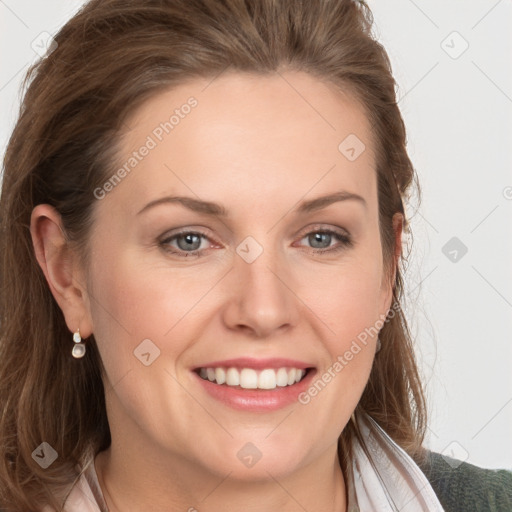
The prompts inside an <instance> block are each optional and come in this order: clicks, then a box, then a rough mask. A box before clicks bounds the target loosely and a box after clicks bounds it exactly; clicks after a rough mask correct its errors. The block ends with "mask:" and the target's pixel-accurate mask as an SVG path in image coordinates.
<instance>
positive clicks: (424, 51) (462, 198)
mask: <svg viewBox="0 0 512 512" xmlns="http://www.w3.org/2000/svg"><path fill="white" fill-rule="evenodd" d="M82 3H83V2H82V1H79V0H45V2H44V3H43V2H39V1H34V0H31V1H28V0H0V48H1V59H2V60H1V68H0V104H1V107H0V108H1V113H2V116H1V118H0V154H1V155H3V152H4V148H5V145H6V143H7V139H8V136H9V134H10V131H11V130H12V126H13V123H14V120H15V117H16V113H17V108H18V101H19V86H20V83H21V79H22V76H23V74H24V72H25V71H26V69H27V67H28V65H29V64H30V63H32V62H34V61H35V59H37V54H36V51H37V46H36V45H37V44H39V43H38V42H39V41H43V42H44V39H45V36H44V33H45V32H47V33H49V34H54V33H55V32H56V31H57V30H58V28H59V27H60V26H62V24H63V23H65V21H66V20H67V19H68V18H69V17H70V16H71V15H72V14H73V13H74V12H76V10H77V9H78V8H79V7H80V5H82ZM369 5H370V7H371V8H372V10H373V12H374V16H375V22H376V27H375V29H376V32H377V33H378V35H379V38H380V40H381V41H382V43H383V44H384V46H385V48H386V49H387V50H388V53H389V55H390V58H391V61H392V65H393V70H394V74H395V77H396V79H397V81H398V84H399V89H398V95H399V98H401V99H400V106H401V109H402V113H403V115H404V118H405V123H406V126H407V128H408V138H409V152H410V155H411V158H412V160H413V162H414V164H415V167H416V169H417V171H418V174H419V177H420V182H421V186H422V190H423V201H422V204H421V207H420V208H419V209H418V208H417V207H416V206H417V202H416V200H415V197H412V198H411V204H410V206H409V208H408V214H409V217H410V219H411V226H412V231H413V236H414V239H413V245H412V251H413V252H412V254H411V257H410V263H409V270H408V272H407V274H406V281H407V283H408V285H407V297H408V305H407V308H406V309H407V314H408V317H409V318H410V322H411V327H412V332H413V334H414V337H415V340H416V345H417V350H418V357H419V359H420V363H421V368H422V373H423V376H424V379H425V382H426V386H427V394H428V398H429V410H430V423H429V433H428V438H427V445H428V446H429V447H430V448H431V449H433V450H435V451H438V452H443V453H445V454H446V455H449V456H452V457H456V458H459V459H463V460H467V461H469V462H472V463H474V464H477V465H481V466H485V467H491V468H501V467H504V468H508V469H512V436H511V433H512V372H511V362H512V343H511V341H512V336H511V334H510V333H511V332H512V265H511V262H512V236H511V235H512V230H511V219H512V172H511V168H512V165H511V164H512V151H511V150H510V146H511V144H512V137H511V135H512V73H511V66H510V62H512V59H511V57H512V51H511V50H512V36H511V34H512V3H511V2H510V0H499V1H496V0H485V1H484V0H481V1H474V2H463V1H461V0H459V1H455V0H450V1H446V0H430V1H428V2H427V1H426V0H424V1H420V0H416V1H413V0H393V1H386V2H384V1H382V0H380V1H377V0H370V1H369ZM41 33H43V36H41V35H40V34H41ZM466 46H467V48H466ZM33 48H35V49H36V50H34V49H33ZM453 237H456V238H457V240H455V241H452V242H451V244H449V245H446V244H447V243H448V242H449V241H450V240H451V239H452V238H453ZM461 244H464V246H465V247H466V248H467V253H465V254H463V250H462V245H461Z"/></svg>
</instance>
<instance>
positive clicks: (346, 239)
mask: <svg viewBox="0 0 512 512" xmlns="http://www.w3.org/2000/svg"><path fill="white" fill-rule="evenodd" d="M299 233H300V234H298V235H295V237H294V238H297V237H298V241H301V240H302V239H303V238H305V237H306V236H308V235H310V234H313V233H326V234H330V235H334V236H335V237H338V242H339V243H338V244H337V245H335V246H333V247H328V248H325V249H317V248H314V247H309V248H308V247H305V249H306V250H307V251H308V252H312V253H314V254H321V253H329V252H336V251H340V250H343V249H345V248H347V247H351V246H352V245H353V240H352V236H351V234H350V233H349V232H348V231H347V230H346V229H342V228H334V227H330V226H329V227H328V226H326V225H324V224H314V225H310V226H307V227H306V228H304V229H303V230H302V231H301V232H299ZM189 234H192V235H199V236H201V237H202V238H203V239H206V240H208V241H209V242H211V243H212V244H214V245H215V244H217V245H221V244H219V243H218V242H216V241H215V239H214V238H213V237H211V236H210V235H209V234H208V233H206V232H205V231H204V230H203V229H201V228H193V227H186V228H181V229H179V230H178V231H175V232H167V233H166V234H164V235H163V236H162V237H160V238H159V239H158V244H159V245H160V246H163V245H167V244H170V242H171V241H173V240H175V239H176V238H178V237H179V236H180V235H189ZM301 247H302V246H301ZM209 249H210V248H207V249H195V250H193V251H183V250H180V249H176V248H172V249H165V248H164V250H165V251H167V252H169V253H171V254H177V255H179V256H180V257H181V256H183V257H186V256H197V257H200V255H201V254H202V253H203V252H205V251H208V250H209Z"/></svg>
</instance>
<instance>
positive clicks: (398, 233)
mask: <svg viewBox="0 0 512 512" xmlns="http://www.w3.org/2000/svg"><path fill="white" fill-rule="evenodd" d="M403 227H404V216H403V215H402V214H401V213H395V214H394V215H393V232H394V234H395V251H394V259H393V275H392V277H393V279H392V280H391V286H394V285H395V279H396V272H397V268H398V265H399V263H400V258H401V257H402V231H403Z"/></svg>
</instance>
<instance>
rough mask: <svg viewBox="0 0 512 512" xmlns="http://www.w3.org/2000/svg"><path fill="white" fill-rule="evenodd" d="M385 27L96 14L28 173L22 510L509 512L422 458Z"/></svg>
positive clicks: (349, 20)
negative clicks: (381, 31) (381, 39)
mask: <svg viewBox="0 0 512 512" xmlns="http://www.w3.org/2000/svg"><path fill="white" fill-rule="evenodd" d="M370 28H371V15H370V13H369V11H368V9H367V7H366V6H365V5H364V4H363V3H360V2H359V3H357V2H349V1H339V0H336V1H334V0H329V1H325V0H324V1H308V2H287V1H284V0H283V1H271V0H258V1H255V2H242V1H240V0H229V1H228V0H225V1H219V0H194V1H191V0H168V1H164V2H162V1H158V2H157V1H149V2H148V1H144V2H143V1H132V2H124V1H121V0H101V1H100V0H93V1H91V2H89V3H88V4H87V5H86V6H85V7H84V8H83V9H82V10H81V11H80V12H79V13H78V14H77V15H76V16H75V17H74V18H73V19H72V20H71V21H70V22H69V23H67V24H66V26H65V27H64V28H63V29H62V30H61V31H60V32H59V34H58V35H57V36H56V40H55V43H56V44H54V45H53V46H52V50H53V51H51V53H49V55H48V56H47V57H46V58H45V59H44V60H43V61H42V62H40V63H39V64H37V65H36V66H35V67H34V68H33V69H32V70H31V71H30V73H29V75H28V77H27V78H28V80H30V86H29V87H28V89H27V91H26V95H25V98H24V102H23V106H22V110H21V113H20V118H19V120H18V123H17V125H16V128H15V130H14V133H13V135H12V138H11V140H10V143H9V146H8V149H7V153H6V158H5V175H4V180H3V189H2V196H1V203H0V207H1V215H2V222H3V225H2V231H3V236H2V242H1V243H2V248H1V249H2V257H3V264H2V277H1V279H2V281H1V285H2V297H1V301H2V303H1V308H2V309H1V311H2V322H1V329H2V330H1V338H0V341H1V344H0V347H1V348H0V350H1V357H0V375H1V398H0V400H1V403H2V407H3V414H2V418H1V423H0V436H1V440H0V445H1V447H2V451H3V457H2V469H1V471H0V475H1V482H2V487H1V489H2V491H1V492H2V494H1V501H2V506H3V507H4V509H5V510H31V511H32V510H45V511H53V510H67V511H82V510H102V511H103V510H111V511H114V510H116V511H118V510H119V511H126V510H130V511H133V510H189V511H192V510H200V511H217V510H239V509H242V508H243V509H247V510H265V511H269V510H280V511H283V510H284V511H292V510H310V511H313V510H336V511H352V510H362V511H367V510H378V511H388V510H389V511H391V510H415V511H416V510H429V511H438V510H439V511H441V510H476V509H478V510H505V509H506V508H504V507H510V506H512V505H511V503H512V496H511V487H512V484H511V482H512V475H511V474H510V473H507V472H499V473H494V472H491V471H486V470H482V469H479V468H475V467H474V466H471V465H469V464H462V465H460V466H458V468H457V470H451V471H450V468H451V466H450V465H448V464H447V463H446V462H445V461H444V460H443V459H442V458H441V457H440V456H439V455H437V454H433V453H431V452H428V451H427V450H426V449H425V448H423V447H422V443H423V438H424V431H425V428H426V407H425V400H424V395H423V391H422V387H421V382H420V379H419V375H418V371H417V367H416V363H415V359H414V354H413V348H412V342H411V339H410V336H409V333H408V330H407V324H406V321H405V318H404V316H403V314H402V310H401V307H400V299H401V294H402V275H401V272H400V260H401V256H402V246H401V236H402V232H403V230H404V229H407V227H408V224H407V219H406V217H405V212H404V208H403V203H402V199H403V198H404V197H405V196H406V194H407V192H408V189H409V187H410V185H411V183H412V181H413V180H414V179H415V175H414V170H413V167H412V165H411V162H410V160H409V158H408V155H407V152H406V149H405V130H404V126H403V122H402V118H401V116H400V112H399V110H398V107H397V104H396V99H395V94H394V80H393V78H392V75H391V71H390V66H389V61H388V59H387V56H386V53H385V51H384V50H383V48H382V47H381V46H380V45H379V44H378V43H377V42H376V41H375V40H373V39H372V37H371V35H370ZM473 472H474V474H473ZM474 475H476V476H474ZM487 480H488V481H487ZM468 482H469V483H468ZM460 488H462V491H461V490H460ZM461 492H462V494H460V493H461ZM493 503H494V504H496V503H497V504H498V505H497V506H499V507H501V508H498V509H496V508H494V509H493V508H492V506H493V505H492V504H493ZM459 506H462V507H463V508H458V507H459Z"/></svg>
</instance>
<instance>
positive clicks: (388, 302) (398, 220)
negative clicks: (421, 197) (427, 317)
mask: <svg viewBox="0 0 512 512" xmlns="http://www.w3.org/2000/svg"><path fill="white" fill-rule="evenodd" d="M403 222H404V216H403V215H402V214H401V213H395V214H394V215H393V219H392V223H393V233H394V241H395V247H394V251H393V261H392V263H391V264H392V268H391V271H390V272H389V278H388V274H386V275H385V276H384V277H385V279H384V285H385V287H386V299H385V311H388V310H389V308H390V307H391V306H392V300H393V288H394V286H395V279H396V274H397V268H398V265H399V263H400V258H401V257H402V231H403Z"/></svg>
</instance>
